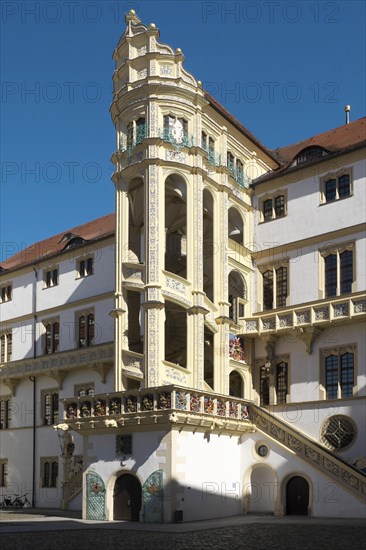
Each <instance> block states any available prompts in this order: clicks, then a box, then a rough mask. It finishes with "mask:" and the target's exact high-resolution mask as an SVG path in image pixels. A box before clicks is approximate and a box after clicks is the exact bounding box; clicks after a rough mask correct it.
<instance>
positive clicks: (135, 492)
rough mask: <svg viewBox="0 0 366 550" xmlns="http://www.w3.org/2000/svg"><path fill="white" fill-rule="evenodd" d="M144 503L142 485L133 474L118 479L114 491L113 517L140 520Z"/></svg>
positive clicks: (123, 475)
mask: <svg viewBox="0 0 366 550" xmlns="http://www.w3.org/2000/svg"><path fill="white" fill-rule="evenodd" d="M141 504H142V487H141V483H140V482H139V480H138V479H137V478H136V477H135V476H133V475H131V474H122V475H120V476H119V477H118V478H117V479H116V483H115V485H114V492H113V519H116V520H125V521H139V519H140V510H141Z"/></svg>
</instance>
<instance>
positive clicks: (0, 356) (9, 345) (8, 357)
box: [0, 329, 13, 363]
mask: <svg viewBox="0 0 366 550" xmlns="http://www.w3.org/2000/svg"><path fill="white" fill-rule="evenodd" d="M9 349H10V351H9ZM12 358H13V331H12V330H11V329H8V330H4V331H3V332H0V363H10V361H12Z"/></svg>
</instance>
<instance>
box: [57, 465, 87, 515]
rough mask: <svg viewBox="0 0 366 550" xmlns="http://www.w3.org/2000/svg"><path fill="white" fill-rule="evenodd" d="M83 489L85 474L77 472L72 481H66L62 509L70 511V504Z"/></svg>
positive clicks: (63, 488) (63, 487)
mask: <svg viewBox="0 0 366 550" xmlns="http://www.w3.org/2000/svg"><path fill="white" fill-rule="evenodd" d="M82 488H83V472H82V471H80V472H77V473H76V474H74V475H73V476H72V477H71V478H70V479H68V480H67V481H64V483H63V486H62V490H63V496H62V509H63V510H68V508H69V504H70V502H71V501H72V499H73V498H75V497H76V496H77V495H78V494H79V493H81V490H82Z"/></svg>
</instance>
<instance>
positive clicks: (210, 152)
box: [208, 137, 215, 159]
mask: <svg viewBox="0 0 366 550" xmlns="http://www.w3.org/2000/svg"><path fill="white" fill-rule="evenodd" d="M208 156H209V158H210V159H211V158H212V159H214V156H215V140H214V139H212V138H211V137H209V138H208Z"/></svg>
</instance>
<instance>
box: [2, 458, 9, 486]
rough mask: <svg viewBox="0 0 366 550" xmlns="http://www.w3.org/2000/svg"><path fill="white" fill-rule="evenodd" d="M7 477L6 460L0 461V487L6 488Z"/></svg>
mask: <svg viewBox="0 0 366 550" xmlns="http://www.w3.org/2000/svg"><path fill="white" fill-rule="evenodd" d="M7 476H8V459H7V458H1V459H0V487H5V486H6V480H7Z"/></svg>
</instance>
